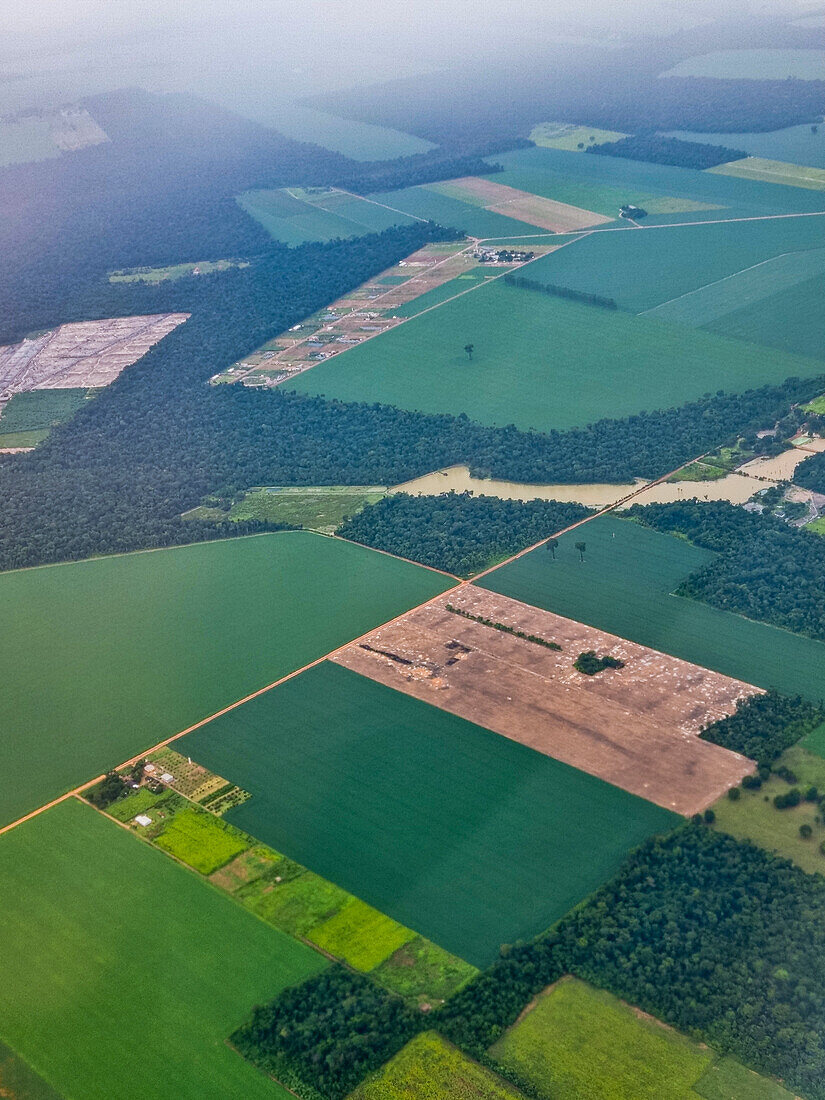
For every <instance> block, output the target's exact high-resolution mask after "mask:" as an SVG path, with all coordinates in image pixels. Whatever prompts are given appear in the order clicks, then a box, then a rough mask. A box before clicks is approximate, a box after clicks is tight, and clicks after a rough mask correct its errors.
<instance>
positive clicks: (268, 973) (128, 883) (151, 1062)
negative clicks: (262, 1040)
mask: <svg viewBox="0 0 825 1100" xmlns="http://www.w3.org/2000/svg"><path fill="white" fill-rule="evenodd" d="M0 892H1V893H2V896H3V899H4V900H3V907H2V912H0V936H2V941H3V944H4V958H3V998H2V1004H0V1035H1V1036H2V1038H3V1040H4V1041H5V1042H7V1043H8V1044H9V1045H10V1046H11V1047H12V1048H13V1049H14V1050H16V1051H17V1052H18V1053H19V1054H20V1056H21V1057H22V1058H23V1059H25V1061H26V1062H28V1063H29V1065H31V1066H32V1067H34V1068H35V1069H36V1070H37V1072H38V1073H39V1074H40V1075H41V1076H42V1077H43V1078H44V1079H45V1080H46V1081H47V1082H48V1083H49V1084H50V1085H51V1086H52V1087H53V1088H54V1089H56V1090H57V1092H59V1093H60V1094H61V1095H63V1096H67V1097H68V1096H72V1097H74V1096H77V1097H79V1096H82V1097H84V1100H111V1098H112V1097H113V1096H116V1097H118V1100H145V1097H147V1096H156V1095H157V1094H158V1075H159V1074H160V1075H162V1079H163V1086H162V1089H163V1092H164V1094H165V1095H168V1096H174V1097H176V1100H202V1098H203V1097H204V1096H243V1097H244V1098H249V1100H267V1098H269V1100H288V1094H287V1093H286V1092H285V1091H284V1090H283V1089H281V1088H280V1087H279V1086H278V1085H276V1084H275V1083H274V1082H273V1081H271V1080H270V1079H269V1078H267V1077H266V1076H264V1075H263V1074H260V1073H258V1072H256V1071H255V1070H254V1069H252V1068H251V1067H250V1065H249V1063H247V1062H245V1061H244V1060H243V1059H242V1058H239V1057H238V1055H237V1054H235V1053H234V1051H232V1050H231V1049H230V1048H229V1047H228V1046H227V1045H226V1042H225V1039H226V1037H227V1036H228V1035H229V1034H230V1033H231V1032H232V1031H233V1029H234V1028H236V1027H237V1026H238V1024H239V1023H240V1022H241V1021H242V1020H243V1019H244V1018H245V1016H246V1015H247V1014H248V1013H249V1011H250V1009H251V1008H252V1006H253V1004H255V1003H264V1002H265V1001H267V1000H269V999H270V998H271V997H273V996H274V995H276V994H277V993H278V992H280V991H281V990H282V989H284V988H286V987H287V986H289V985H292V984H294V983H296V982H299V981H301V980H303V979H305V978H307V977H309V976H311V975H313V974H316V973H318V972H319V971H320V970H322V969H323V968H324V967H325V966H326V965H327V964H326V961H325V960H324V959H323V958H322V957H321V956H320V955H319V954H318V953H317V952H315V951H313V950H312V949H311V948H309V947H307V946H305V945H304V944H301V943H298V942H297V941H296V940H294V939H292V938H291V937H290V936H286V935H284V934H283V933H281V932H278V931H277V930H276V929H274V928H270V927H268V926H267V925H266V924H264V922H263V921H260V920H257V919H256V918H255V917H254V916H252V915H251V914H250V913H246V912H244V910H243V909H242V908H241V907H240V906H239V905H236V904H235V903H234V902H232V901H231V900H230V899H228V898H225V897H221V895H220V894H219V893H218V891H217V890H213V889H212V888H211V887H210V886H209V885H208V884H207V883H205V882H203V881H202V880H201V879H200V878H199V877H198V876H197V875H194V874H192V873H191V872H189V871H186V870H185V869H184V868H182V867H180V866H178V865H177V864H176V863H175V862H174V861H173V860H171V859H169V858H167V857H166V856H165V855H163V854H162V853H161V852H156V851H153V850H152V848H151V847H150V846H149V845H148V844H141V843H139V842H138V841H136V840H135V838H134V837H130V836H128V835H127V834H126V833H125V831H123V830H122V829H120V828H119V827H118V826H117V825H115V824H114V823H113V822H111V821H107V820H106V819H105V818H104V817H103V816H101V815H100V814H98V813H97V812H96V811H95V810H93V809H91V808H90V807H88V806H85V805H82V804H81V803H80V802H78V801H76V800H74V799H72V800H70V801H68V802H66V803H64V804H63V805H61V806H57V807H55V808H53V809H51V810H49V811H48V812H46V813H43V814H40V815H39V816H38V817H37V818H34V819H33V820H31V821H28V822H26V823H25V824H24V825H21V826H20V827H19V828H17V829H14V830H13V831H12V832H10V833H8V834H7V835H6V836H4V837H3V839H2V844H0ZM58 899H59V901H58ZM32 942H36V943H37V945H38V947H37V950H36V951H32V950H31V945H32ZM56 974H59V975H60V981H59V982H58V981H55V975H56ZM161 982H162V987H163V995H162V996H160V995H159V993H158V983H161ZM150 1055H156V1057H155V1056H150Z"/></svg>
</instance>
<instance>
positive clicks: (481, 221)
mask: <svg viewBox="0 0 825 1100" xmlns="http://www.w3.org/2000/svg"><path fill="white" fill-rule="evenodd" d="M496 179H497V180H498V182H499V183H504V182H506V181H505V180H503V179H499V177H498V176H496ZM437 186H438V185H436V186H433V187H428V186H423V187H407V188H405V189H404V190H402V191H383V192H380V193H378V194H375V195H371V196H370V197H371V198H373V199H375V200H376V201H377V202H383V203H386V204H387V206H391V207H393V208H394V209H396V210H403V211H405V212H406V213H408V214H410V215H414V216H415V217H417V218H425V219H431V220H432V221H436V222H439V223H440V224H441V225H444V226H447V227H448V228H450V229H459V230H461V232H463V233H469V234H470V235H471V236H473V237H518V236H521V235H522V234H525V233H526V234H536V233H538V234H542V235H544V236H546V235H547V232H548V231H547V230H546V229H542V228H541V227H537V226H535V225H530V224H529V223H528V222H524V221H520V220H519V219H517V218H508V217H507V216H506V215H505V214H497V213H496V212H495V211H493V210H484V209H483V207H481V206H478V205H476V203H475V202H465V201H462V200H461V199H457V198H453V197H452V196H451V195H444V194H441V193H440V191H438V190H437V189H436V188H437Z"/></svg>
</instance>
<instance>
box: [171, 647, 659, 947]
mask: <svg viewBox="0 0 825 1100" xmlns="http://www.w3.org/2000/svg"><path fill="white" fill-rule="evenodd" d="M177 747H178V749H179V751H181V752H184V753H186V754H188V755H189V756H191V757H192V758H193V759H196V760H198V761H199V762H200V763H202V764H204V765H205V766H206V767H208V768H209V769H210V770H213V771H216V772H218V773H219V774H221V775H225V776H226V777H227V779H229V780H231V781H232V782H234V783H237V784H238V785H239V786H241V787H243V788H244V789H245V790H248V791H251V792H252V798H251V799H250V800H249V801H248V802H246V803H244V804H243V805H241V806H239V807H237V808H236V809H234V810H232V811H230V812H229V814H228V815H227V818H228V820H229V821H231V822H232V823H233V824H235V825H237V826H238V827H239V828H241V829H243V830H245V831H246V832H248V833H251V834H252V835H253V836H256V837H258V838H259V839H261V840H263V841H264V842H265V843H267V844H270V845H272V846H273V847H274V848H276V849H277V850H278V851H281V852H284V853H285V854H286V855H288V856H289V857H290V858H292V859H295V860H297V861H299V862H300V863H302V864H304V865H305V866H307V867H309V868H310V869H311V870H314V871H316V872H317V873H318V874H320V875H323V876H324V877H325V878H328V879H330V880H331V881H333V882H335V883H337V884H338V885H339V886H341V887H343V888H344V889H346V890H349V891H350V892H351V893H353V894H355V895H356V896H357V897H360V898H363V900H364V901H366V902H368V903H369V904H370V905H372V906H374V907H375V908H376V909H378V910H380V911H381V912H385V913H387V914H389V915H390V916H391V917H393V918H394V919H395V920H397V921H399V922H400V923H401V924H403V925H405V926H407V927H410V928H415V929H417V930H418V931H419V932H420V933H421V934H422V935H424V936H426V937H427V938H428V939H431V940H433V941H434V942H435V943H437V944H439V945H440V946H442V947H444V948H446V949H447V950H448V951H451V952H453V953H454V954H456V955H458V956H459V957H461V958H464V959H466V960H467V961H468V962H470V963H473V964H474V965H476V966H486V965H489V963H490V962H491V961H492V960H493V959H494V958H495V955H496V952H497V951H498V948H499V945H500V944H501V943H504V942H513V941H514V940H517V939H524V938H530V937H532V936H533V935H535V934H536V933H538V932H539V931H541V930H542V929H543V928H546V927H547V926H548V925H549V924H551V923H552V922H553V921H554V920H556V919H558V918H559V917H560V916H561V915H562V914H563V913H565V912H567V910H568V909H569V908H570V906H571V905H573V904H575V903H576V902H577V901H579V900H581V899H582V898H583V897H585V896H586V895H587V894H588V893H590V892H591V891H592V890H593V889H594V888H595V887H596V886H597V885H598V884H599V883H600V882H602V881H603V880H604V878H605V877H606V876H607V875H609V874H610V871H611V869H612V868H614V867H617V866H618V865H619V863H620V862H621V860H622V859H623V857H624V855H625V854H626V852H627V851H628V850H629V849H630V848H632V847H633V846H634V845H636V844H638V843H639V842H640V841H641V840H642V839H643V838H644V837H646V836H648V835H649V834H650V833H653V832H657V831H659V830H666V829H667V828H668V827H669V826H670V825H671V824H672V823H673V822H674V821H676V820H677V818H676V817H675V815H673V814H671V813H669V812H667V811H666V810H662V809H660V808H659V807H658V806H655V805H653V804H652V803H650V802H646V801H644V800H642V799H640V798H636V797H634V796H633V795H630V794H627V793H625V792H624V791H622V790H620V789H619V788H617V787H613V786H610V785H609V784H607V783H604V782H602V781H601V780H599V779H596V778H593V777H592V776H589V775H586V774H585V773H583V772H580V771H577V770H576V769H574V768H570V767H568V766H567V765H565V764H561V763H559V762H558V761H556V760H553V759H551V758H550V757H547V756H544V755H542V754H540V753H537V752H534V751H533V750H532V749H529V748H526V747H524V746H523V745H519V744H517V743H515V742H513V741H510V740H508V739H506V738H503V737H500V736H499V735H498V734H495V733H492V732H490V731H489V730H485V729H481V728H480V727H479V726H476V725H474V724H473V723H471V722H467V721H465V720H464V719H462V718H458V717H456V716H454V715H452V714H448V713H446V712H445V711H441V710H437V709H436V708H434V707H431V706H428V705H427V704H426V703H422V702H420V701H418V700H417V699H413V698H410V697H409V696H407V695H403V694H401V693H399V692H395V691H393V690H391V689H390V688H387V687H384V686H383V685H382V684H378V683H374V682H373V681H371V680H368V679H366V678H365V677H363V676H359V675H357V674H355V673H353V672H350V671H349V670H348V669H345V668H341V667H339V666H337V665H334V664H331V663H324V664H322V665H319V666H317V667H315V668H314V669H311V670H309V671H308V672H305V673H303V674H302V675H301V676H299V677H297V678H295V679H293V680H290V681H288V682H287V683H284V684H282V685H281V686H280V687H278V688H276V689H274V690H273V691H271V692H268V693H267V694H265V695H261V696H259V697H258V698H256V699H253V700H251V701H250V702H249V703H246V704H245V705H244V706H243V707H240V708H238V709H237V710H234V711H232V712H230V713H229V714H226V715H224V716H223V717H222V718H218V719H216V720H215V721H214V722H211V723H209V724H208V725H206V726H203V727H201V729H199V730H197V731H195V732H194V733H192V734H189V735H188V736H187V737H185V738H183V739H182V741H181V742H180V743H179V744H178V746H177ZM560 836H563V838H564V840H563V843H561V844H560V843H559V838H560ZM457 914H459V917H458V919H457Z"/></svg>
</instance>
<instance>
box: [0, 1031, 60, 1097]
mask: <svg viewBox="0 0 825 1100" xmlns="http://www.w3.org/2000/svg"><path fill="white" fill-rule="evenodd" d="M0 1096H2V1097H3V1098H4V1100H63V1098H62V1097H61V1095H60V1093H59V1092H55V1090H54V1089H53V1088H52V1087H51V1085H49V1084H48V1083H47V1082H46V1081H44V1080H43V1078H42V1077H38V1075H37V1074H36V1073H35V1072H34V1070H33V1069H31V1067H30V1066H28V1065H27V1064H26V1063H25V1062H24V1061H23V1059H22V1058H21V1057H20V1055H19V1054H16V1053H15V1052H14V1051H13V1050H12V1049H11V1047H9V1046H6V1044H5V1043H2V1042H0Z"/></svg>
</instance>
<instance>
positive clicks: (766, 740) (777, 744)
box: [701, 690, 825, 766]
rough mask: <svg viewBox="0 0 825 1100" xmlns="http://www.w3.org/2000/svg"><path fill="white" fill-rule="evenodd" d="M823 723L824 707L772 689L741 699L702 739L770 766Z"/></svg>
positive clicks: (709, 727)
mask: <svg viewBox="0 0 825 1100" xmlns="http://www.w3.org/2000/svg"><path fill="white" fill-rule="evenodd" d="M823 722H825V710H823V708H822V707H821V706H818V707H817V706H814V705H813V704H812V703H808V702H806V700H804V699H802V698H800V697H799V696H795V697H790V696H787V695H780V694H779V692H778V691H773V690H772V691H768V692H766V693H765V694H764V695H751V696H749V697H748V698H747V699H743V700H740V702H739V705H738V706H737V708H736V710H735V711H734V713H733V714H730V715H728V716H727V718H720V719H719V721H718V722H712V723H711V724H710V725H709V726H705V728H704V729H703V730H702V734H701V736H702V738H703V740H705V741H712V742H713V743H714V745H721V746H722V747H723V748H725V749H731V750H732V751H733V752H739V753H741V754H742V755H743V756H749V757H750V758H751V760H755V761H756V762H757V764H759V765H761V766H766V765H769V764H772V763H773V761H774V760H776V758H777V757H778V756H779V755H781V753H783V752H784V751H785V749H789V748H790V747H791V745H795V744H796V743H797V741H799V740H801V739H802V738H803V737H804V736H805V735H806V734H808V733H810V732H811V731H812V730H815V729H816V727H817V726H819V725H821V724H822V723H823Z"/></svg>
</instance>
